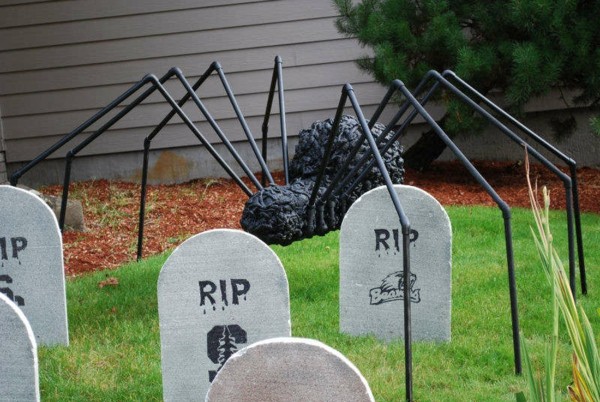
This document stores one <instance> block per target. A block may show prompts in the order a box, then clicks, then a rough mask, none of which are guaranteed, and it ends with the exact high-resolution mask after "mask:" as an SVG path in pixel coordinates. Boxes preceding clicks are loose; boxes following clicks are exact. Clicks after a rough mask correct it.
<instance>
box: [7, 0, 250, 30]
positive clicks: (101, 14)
mask: <svg viewBox="0 0 600 402" xmlns="http://www.w3.org/2000/svg"><path fill="white" fill-rule="evenodd" d="M256 2H257V0H202V1H201V2H200V1H198V0H169V1H164V0H143V1H123V0H102V1H98V0H77V1H46V2H43V1H42V2H40V1H39V0H37V1H36V0H30V1H29V0H21V1H13V0H4V2H1V3H0V5H17V6H15V7H5V8H3V9H2V10H1V12H0V28H6V27H13V26H27V25H38V24H49V23H57V22H65V21H78V20H86V19H95V18H106V17H115V16H122V15H136V14H148V13H156V12H162V11H170V10H185V9H190V8H204V7H214V6H221V5H231V4H243V3H256ZM20 3H37V4H26V5H22V6H18V4H20ZM199 3H201V4H199Z"/></svg>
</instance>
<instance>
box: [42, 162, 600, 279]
mask: <svg viewBox="0 0 600 402" xmlns="http://www.w3.org/2000/svg"><path fill="white" fill-rule="evenodd" d="M474 164H475V166H476V168H477V169H478V170H479V171H480V172H481V175H482V176H483V177H484V178H485V179H486V180H487V181H488V182H489V183H490V185H491V186H492V187H493V188H494V189H495V191H496V192H497V193H498V195H499V196H500V197H501V198H502V199H503V200H504V201H505V202H507V203H508V205H510V206H511V207H525V208H528V207H529V198H528V192H527V182H526V176H525V168H524V166H523V165H522V164H521V163H514V162H489V161H485V162H483V161H480V162H475V163H474ZM565 172H566V170H565ZM277 177H279V178H280V177H281V176H280V175H279V176H277ZM531 177H532V180H535V181H536V182H537V183H538V186H540V187H541V186H547V187H548V188H549V190H550V192H551V195H552V205H551V208H554V209H564V208H565V196H564V192H565V191H564V187H563V183H562V182H561V181H560V180H559V179H558V178H557V177H556V176H555V175H554V174H553V173H551V172H550V171H548V170H547V169H545V168H543V167H542V166H539V165H532V168H531ZM577 178H578V182H579V199H580V208H581V211H583V212H593V213H597V214H600V203H599V202H598V200H599V199H600V198H599V197H600V170H598V169H593V168H580V169H578V173H577ZM405 184H409V185H412V186H417V187H420V188H422V189H423V190H425V191H427V192H429V193H430V194H431V195H433V196H434V197H435V198H436V199H437V200H438V201H439V202H440V203H441V204H442V205H489V206H493V205H495V203H494V201H493V200H492V198H491V197H490V196H489V195H488V194H487V193H486V192H485V191H484V190H483V188H482V187H481V186H480V185H479V184H478V183H477V182H476V181H475V180H474V179H473V178H472V177H471V175H470V174H469V173H468V172H467V170H466V169H465V168H464V167H462V166H461V165H460V164H459V163H457V162H436V163H435V164H433V166H432V167H431V168H429V169H428V170H426V171H422V172H418V171H414V170H410V169H407V171H406V175H405ZM41 191H42V192H43V193H46V194H49V195H59V194H60V193H61V191H62V190H61V187H60V186H51V187H46V188H43V189H42V190H41ZM69 191H70V194H71V196H70V197H72V198H76V199H79V200H80V201H81V202H82V204H83V209H84V219H85V225H86V230H85V231H84V232H73V231H65V232H64V234H63V244H64V256H65V270H66V274H67V275H69V276H76V275H81V274H83V273H86V272H91V271H98V270H102V269H107V268H115V267H117V266H119V265H121V264H123V263H125V262H127V261H133V260H135V258H136V251H137V227H138V221H139V194H140V186H139V184H132V183H125V182H118V181H107V180H94V181H85V182H79V183H73V184H72V185H71V187H70V188H69ZM246 199H247V196H246V195H245V194H244V193H243V192H242V191H241V190H240V189H239V188H238V187H237V186H236V184H235V183H234V182H233V181H232V180H225V179H200V180H194V181H191V182H188V183H183V184H177V185H154V186H148V196H147V207H146V219H145V225H144V249H143V255H144V257H147V256H150V255H155V254H158V253H161V252H163V251H165V250H168V249H172V248H174V247H176V246H177V245H178V244H179V243H181V242H182V241H184V240H185V239H186V238H187V237H189V236H190V235H193V234H195V233H199V232H202V231H205V230H209V229H213V228H234V229H239V228H240V223H239V220H240V217H241V213H242V210H243V208H244V203H245V201H246Z"/></svg>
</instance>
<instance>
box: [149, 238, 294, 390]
mask: <svg viewBox="0 0 600 402" xmlns="http://www.w3.org/2000/svg"><path fill="white" fill-rule="evenodd" d="M158 312H159V321H160V337H161V355H162V375H163V398H164V400H165V401H191V400H204V398H205V396H206V392H207V390H208V387H209V385H210V383H211V381H212V380H213V379H214V377H215V376H216V374H217V372H218V371H219V370H220V369H221V367H222V366H223V364H225V362H226V361H227V359H228V358H229V357H230V356H231V355H233V354H234V353H235V352H236V351H237V350H239V349H241V348H243V347H244V346H247V345H249V344H251V343H254V342H257V341H260V340H263V339H267V338H273V337H280V336H290V334H291V325H290V305H289V290H288V282H287V277H286V274H285V271H284V270H283V266H282V265H281V262H280V261H279V258H278V257H277V256H276V255H275V253H274V252H273V251H272V250H271V249H270V248H269V247H268V246H267V245H266V244H264V243H263V242H262V241H260V240H259V239H257V238H256V237H254V236H252V235H250V234H248V233H245V232H242V231H239V230H230V229H217V230H210V231H207V232H204V233H201V234H198V235H195V236H193V237H191V238H189V239H188V240H186V241H185V242H183V243H182V244H181V245H180V246H179V247H178V248H177V249H176V250H175V251H174V252H173V254H171V256H170V257H169V258H168V259H167V261H166V262H165V264H164V266H163V268H162V270H161V272H160V275H159V279H158Z"/></svg>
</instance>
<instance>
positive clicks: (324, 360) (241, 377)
mask: <svg viewBox="0 0 600 402" xmlns="http://www.w3.org/2000/svg"><path fill="white" fill-rule="evenodd" d="M374 400H375V399H374V398H373V394H372V393H371V389H370V388H369V384H368V383H367V381H366V380H365V379H364V377H363V376H362V374H361V373H360V372H359V371H358V369H357V368H356V367H355V366H354V365H353V364H352V363H351V362H350V361H349V360H348V359H347V358H346V357H345V356H344V355H342V354H341V353H340V352H338V351H336V350H335V349H332V348H331V347H329V346H327V345H325V344H323V343H321V342H319V341H316V340H312V339H302V338H275V339H268V340H265V341H262V342H257V343H255V344H253V345H250V346H248V347H246V348H244V349H242V350H240V351H239V352H237V353H236V354H234V355H233V356H231V358H230V359H229V360H228V361H227V363H226V364H225V366H224V367H223V369H222V370H221V371H220V372H219V374H218V375H217V377H216V378H215V380H214V381H213V383H212V384H211V386H210V389H209V391H208V394H207V396H206V401H209V402H229V401H236V402H290V401H299V402H300V401H301V402H307V401H310V402H318V401H323V402H329V401H344V402H372V401H374Z"/></svg>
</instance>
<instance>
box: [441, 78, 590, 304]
mask: <svg viewBox="0 0 600 402" xmlns="http://www.w3.org/2000/svg"><path fill="white" fill-rule="evenodd" d="M442 76H443V77H445V78H448V77H450V78H452V79H453V80H454V81H456V82H458V83H459V84H460V85H462V87H463V88H465V89H466V90H467V91H469V92H470V94H471V95H472V96H473V97H475V98H476V99H477V100H478V101H480V102H482V103H484V104H485V105H486V106H487V107H489V108H490V109H491V110H493V111H494V112H496V113H498V114H499V115H500V116H502V117H504V118H505V119H506V120H508V121H509V122H510V123H512V124H513V125H514V126H516V127H517V128H518V129H519V130H521V131H522V132H523V133H524V134H525V135H527V136H528V137H529V138H531V139H533V140H534V141H536V142H537V143H538V144H540V145H541V146H542V147H544V148H545V149H546V150H548V151H549V152H550V153H552V154H553V155H554V156H556V157H557V158H559V159H560V160H562V161H563V162H564V163H565V164H567V165H568V166H569V171H570V175H571V184H572V196H573V212H574V215H575V235H576V238H577V255H578V258H579V273H580V276H581V278H580V281H581V292H582V293H583V294H584V295H585V294H587V280H586V273H585V261H584V252H583V236H582V233H581V213H580V208H579V190H578V185H577V162H575V160H574V159H572V158H570V157H568V156H567V155H565V154H564V153H563V152H561V151H560V150H559V149H557V148H556V147H555V146H554V145H552V144H550V143H549V142H548V141H546V140H545V139H544V138H542V137H541V136H540V135H538V134H536V133H535V132H534V131H532V130H531V129H529V128H528V127H526V126H525V125H524V124H523V123H521V122H520V121H518V120H517V119H515V118H514V117H513V116H511V115H510V114H508V113H507V112H506V111H504V110H503V109H502V108H500V107H499V106H497V105H496V104H495V103H493V102H492V101H491V100H489V99H488V98H486V97H485V96H483V95H482V94H481V93H479V92H478V91H477V90H476V89H475V88H473V87H472V86H470V85H469V84H468V83H467V82H465V81H464V80H463V79H461V78H460V77H459V76H458V75H456V73H454V72H453V71H450V70H446V71H444V72H443V73H442Z"/></svg>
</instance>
